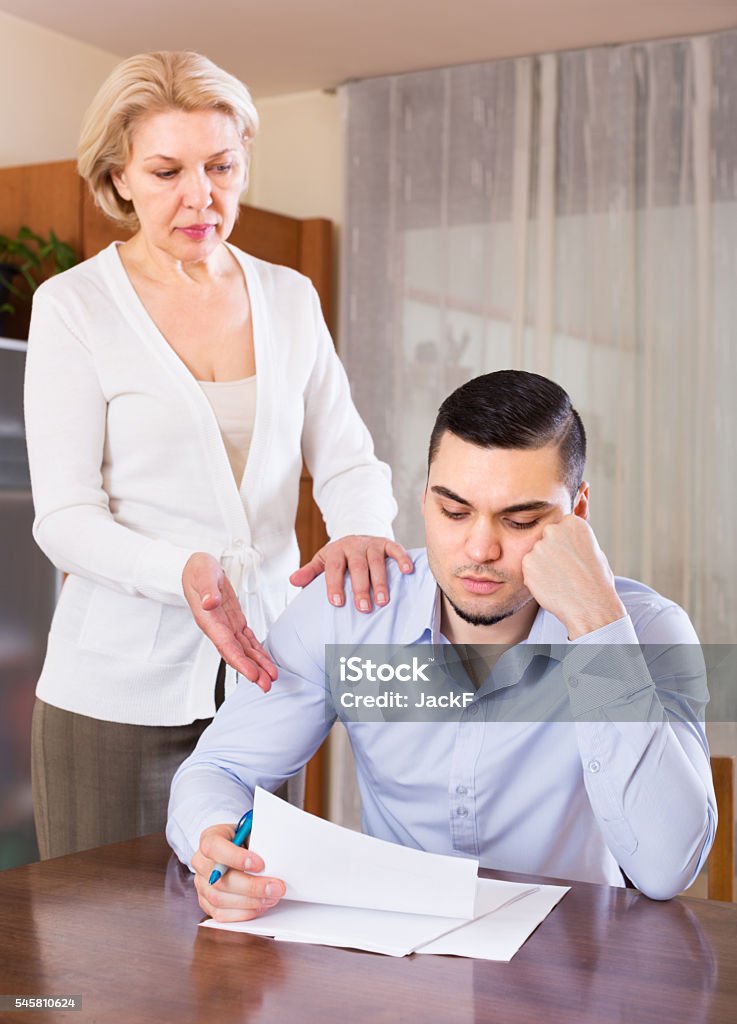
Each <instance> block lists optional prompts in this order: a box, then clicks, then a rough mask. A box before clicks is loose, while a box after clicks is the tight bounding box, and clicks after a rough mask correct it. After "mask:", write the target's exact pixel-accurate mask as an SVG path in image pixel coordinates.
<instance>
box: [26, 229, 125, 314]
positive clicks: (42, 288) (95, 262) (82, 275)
mask: <svg viewBox="0 0 737 1024" xmlns="http://www.w3.org/2000/svg"><path fill="white" fill-rule="evenodd" d="M115 245H117V242H113V243H111V244H110V245H109V246H107V247H106V248H105V249H102V250H101V251H100V252H98V253H96V254H95V255H94V256H90V257H89V258H88V259H86V260H81V261H80V262H79V263H76V264H75V265H74V266H73V267H70V268H69V270H64V271H62V273H60V274H54V275H53V277H49V278H47V279H46V280H45V281H44V282H43V283H42V284H40V285H39V286H38V288H37V289H36V292H35V296H34V301H36V300H37V299H39V298H40V299H55V300H57V301H64V300H65V299H68V298H71V297H72V296H74V295H79V294H89V291H90V288H91V287H95V288H100V287H101V285H102V284H103V280H104V274H105V267H106V266H107V265H108V264H109V263H110V259H111V256H115V251H114V246H115Z"/></svg>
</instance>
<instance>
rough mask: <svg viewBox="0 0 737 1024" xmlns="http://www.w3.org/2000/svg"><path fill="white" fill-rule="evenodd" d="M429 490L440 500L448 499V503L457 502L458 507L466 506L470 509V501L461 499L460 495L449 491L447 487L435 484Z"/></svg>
mask: <svg viewBox="0 0 737 1024" xmlns="http://www.w3.org/2000/svg"><path fill="white" fill-rule="evenodd" d="M430 490H431V491H432V492H433V494H437V495H438V496H439V497H441V498H448V500H449V501H457V502H458V504H459V505H468V507H469V508H470V507H471V502H470V501H467V500H466V499H465V498H462V497H461V496H460V494H456V493H455V491H451V490H450V488H448V487H441V486H440V485H439V484H436V485H435V486H434V487H431V488H430Z"/></svg>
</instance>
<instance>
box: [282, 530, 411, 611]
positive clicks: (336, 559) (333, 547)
mask: <svg viewBox="0 0 737 1024" xmlns="http://www.w3.org/2000/svg"><path fill="white" fill-rule="evenodd" d="M387 558H393V559H394V560H395V561H396V562H397V563H398V565H399V568H400V570H401V571H402V572H403V573H410V572H414V565H413V564H412V559H411V558H410V557H409V555H408V554H407V552H406V551H405V549H404V548H403V547H402V545H401V544H398V543H397V542H396V541H394V540H389V539H388V538H387V537H364V536H358V535H351V536H349V537H341V538H340V540H334V541H331V542H330V543H329V544H326V545H325V546H324V547H322V548H320V550H319V551H318V552H317V553H316V554H315V555H314V557H313V558H312V559H311V560H310V561H309V562H307V564H306V565H303V566H302V567H301V568H300V569H298V570H297V572H295V573H292V575H291V576H290V577H289V582H290V583H292V584H293V585H294V586H295V587H306V586H307V584H308V583H312V581H313V580H314V579H316V578H317V577H318V576H319V575H320V574H321V573H323V572H324V573H325V585H326V587H327V592H328V601H330V603H331V604H334V605H336V606H338V607H339V606H340V605H342V604H344V603H345V592H344V590H343V581H344V578H345V574H346V571H347V572H348V573H349V574H350V578H351V586H352V588H353V601H354V604H355V606H356V609H357V610H358V611H359V612H370V611H371V608H372V604H371V593H372V591H373V594H374V598H375V600H376V603H377V605H385V604H388V602H389V586H388V583H387V578H386V559H387Z"/></svg>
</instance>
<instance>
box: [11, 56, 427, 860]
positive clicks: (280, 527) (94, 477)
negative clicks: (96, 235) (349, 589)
mask: <svg viewBox="0 0 737 1024" xmlns="http://www.w3.org/2000/svg"><path fill="white" fill-rule="evenodd" d="M256 128H257V115H256V111H255V109H254V107H253V104H252V101H251V98H250V95H249V93H248V90H247V89H246V88H245V86H244V85H243V84H242V83H241V82H239V81H238V80H237V79H235V78H233V77H232V76H231V75H229V74H227V73H226V72H225V71H223V70H221V69H220V68H218V67H216V66H215V65H214V64H213V63H212V62H211V61H209V60H207V59H206V58H205V57H202V56H200V55H199V54H196V53H190V52H184V53H166V52H162V53H150V54H143V55H140V56H137V57H132V58H130V59H129V60H126V61H124V62H123V63H122V64H120V65H119V66H118V67H117V68H116V69H115V70H114V71H113V72H112V74H111V75H110V77H109V78H108V80H107V81H106V82H105V84H104V85H103V86H102V88H101V90H100V92H99V93H98V95H97V96H96V98H95V99H94V101H93V103H92V105H91V107H90V109H89V111H88V112H87V115H86V118H85V121H84V124H83V127H82V133H81V139H80V144H79V154H78V167H79V171H80V174H81V175H82V177H83V178H84V179H85V180H86V181H87V183H88V185H89V187H90V189H91V192H92V195H93V196H94V198H95V201H96V202H97V204H98V205H99V206H100V208H101V209H102V210H103V211H104V212H105V213H106V214H107V215H108V216H109V217H111V218H113V219H114V220H115V221H116V222H117V223H119V224H121V225H123V226H125V227H127V228H133V229H135V234H134V235H133V237H132V238H130V240H129V241H127V242H125V243H122V244H120V243H114V244H112V245H110V246H109V247H108V248H107V249H105V250H103V251H102V252H101V253H99V254H98V255H97V256H94V257H93V258H92V259H89V260H87V261H86V262H84V263H82V264H80V265H79V266H77V267H75V268H73V269H72V270H69V271H67V272H66V273H64V274H62V275H60V276H58V277H55V278H53V279H52V280H49V281H48V282H46V283H45V284H44V285H43V286H42V287H41V288H39V290H38V292H37V295H36V299H35V302H34V308H33V318H32V324H31V332H30V340H29V349H28V364H27V377H26V415H27V436H28V451H29V458H30V465H31V477H32V483H33V495H34V502H35V511H36V518H35V524H34V536H35V537H36V540H37V542H38V544H39V545H40V546H41V548H42V549H43V550H44V551H45V552H46V554H47V555H48V557H49V558H50V559H51V561H52V562H53V563H54V564H55V565H56V566H58V567H59V569H61V570H63V571H64V572H65V573H68V574H69V578H68V579H67V580H66V582H65V584H64V586H63V588H62V591H61V596H60V599H59V603H58V606H57V609H56V613H55V615H54V621H53V624H52V627H51V632H50V635H49V643H48V650H47V655H46V660H45V663H44V667H43V671H42V674H41V678H40V681H39V684H38V690H37V704H36V709H35V712H34V725H33V777H34V801H35V814H36V827H37V833H38V838H39V847H40V852H41V855H42V857H49V856H58V855H61V854H64V853H67V852H72V851H75V850H78V849H84V848H86V847H90V846H95V845H99V844H101V843H105V842H111V841H113V840H117V839H123V838H128V837H132V836H135V835H139V834H143V833H145V832H150V831H155V830H158V829H162V828H163V827H164V823H165V818H166V803H167V797H168V789H169V783H170V780H171V777H172V775H173V773H174V771H175V769H176V767H177V766H178V764H179V763H180V762H181V761H182V760H183V759H184V757H185V756H187V754H189V752H190V751H191V750H192V749H193V747H194V745H195V743H196V742H197V739H198V737H199V735H200V733H201V732H202V731H203V729H204V728H205V726H206V725H207V724H208V722H209V721H210V719H211V718H212V716H213V714H214V712H215V710H216V707H217V706H218V705H219V704H220V703H221V702H222V700H223V698H224V695H225V694H226V692H228V691H229V690H230V688H231V687H232V686H233V685H235V682H236V681H237V676H236V674H235V672H231V671H228V673H227V678H226V673H225V671H224V668H225V666H224V662H223V661H221V657H222V658H223V659H224V661H227V662H228V663H229V665H230V666H232V669H234V670H237V672H240V673H241V674H242V675H243V676H245V677H247V678H248V679H250V680H251V681H253V682H255V683H256V684H257V685H259V686H260V687H261V688H262V689H263V690H264V691H268V689H269V687H270V686H271V683H272V680H274V679H275V678H276V671H275V669H274V666H273V665H272V663H271V661H270V660H269V658H268V656H267V655H266V653H265V651H264V650H263V649H262V648H261V647H260V645H259V643H258V641H257V640H256V636H260V637H263V635H264V633H265V631H266V629H267V628H268V627H269V625H270V623H271V622H272V621H273V620H274V618H275V617H276V616H278V615H279V613H280V612H281V611H282V609H283V608H284V607H285V606H286V604H287V602H288V601H289V599H290V596H291V594H292V593H293V592H294V588H293V587H291V586H290V583H289V574H290V573H292V574H293V575H292V582H293V583H294V584H297V585H304V584H306V583H307V582H309V581H310V580H311V579H312V578H313V577H314V576H315V575H317V574H318V573H319V572H320V571H322V569H323V567H327V570H328V576H327V583H328V595H329V599H330V600H331V601H333V603H337V604H340V603H342V601H343V587H342V578H343V572H344V571H345V568H346V566H347V567H348V568H349V570H350V573H351V579H352V584H353V591H354V597H355V600H356V603H357V606H358V607H359V608H360V609H361V610H364V611H368V610H369V609H370V606H371V597H370V591H371V588H373V592H374V595H375V598H376V600H377V602H378V603H385V602H386V601H387V600H388V592H387V586H386V574H385V568H384V557H385V555H387V554H388V555H390V556H393V557H395V558H396V559H397V560H398V561H399V562H400V565H401V566H402V568H403V569H404V571H411V563H410V561H409V559H408V556H407V554H406V552H405V551H404V549H403V548H401V547H400V546H399V545H397V544H394V543H393V542H392V541H391V540H387V539H386V538H387V537H390V536H391V522H392V519H393V517H394V515H395V512H396V506H395V503H394V500H393V497H392V493H391V486H390V474H389V471H388V468H387V467H386V466H385V465H383V464H382V463H380V462H378V461H377V460H376V458H375V456H374V454H373V445H372V442H371V438H370V436H369V434H368V432H367V430H366V427H365V426H364V424H363V422H362V421H361V419H360V417H359V415H358V413H357V412H356V409H355V408H354V406H353V403H352V401H351V397H350V392H349V388H348V383H347V381H346V377H345V374H344V371H343V369H342V367H341V365H340V362H339V361H338V358H337V356H336V355H335V352H334V349H333V346H332V343H331V340H330V337H329V335H328V332H327V329H326V327H325V323H324V321H323V318H322V314H321V311H320V305H319V301H318V298H317V295H316V293H315V291H314V289H313V287H312V286H311V284H310V282H309V281H308V280H307V279H306V278H304V277H302V276H301V275H300V274H297V273H295V272H294V271H292V270H289V269H287V268H284V267H278V266H273V265H271V264H268V263H264V262H263V261H261V260H257V259H254V258H253V257H251V256H248V255H246V254H245V253H244V252H241V251H239V250H238V249H236V248H234V247H233V246H231V245H229V244H228V242H227V239H228V236H229V234H230V232H231V230H232V228H233V225H234V223H235V219H236V217H237V215H238V201H239V196H240V194H241V192H242V191H243V189H244V187H245V185H246V181H247V173H248V144H249V141H250V139H251V138H252V137H253V134H254V132H255V131H256ZM303 457H304V460H305V462H306V463H307V466H308V468H309V470H310V472H311V473H312V476H313V479H314V495H315V498H316V500H317V503H318V505H319V506H320V509H321V511H322V513H323V516H324V518H325V521H326V524H327V529H328V533H329V535H330V537H331V538H342V539H339V540H335V539H334V540H333V542H332V543H330V544H328V545H327V546H326V547H325V548H323V549H322V550H321V551H320V552H318V553H317V555H316V556H315V558H314V559H313V560H312V562H310V563H308V565H307V566H305V567H304V568H303V569H302V570H300V571H299V572H297V573H295V569H296V568H297V566H298V564H299V561H298V548H297V542H296V537H295V532H294V522H295V515H296V508H297V500H298V489H299V477H300V471H301V466H302V459H303ZM372 535H373V536H372ZM244 612H245V618H244ZM246 623H247V624H246ZM198 626H199V627H200V628H198ZM242 685H245V684H242ZM276 685H278V683H277V684H276ZM264 699H265V700H268V697H267V696H266V697H264Z"/></svg>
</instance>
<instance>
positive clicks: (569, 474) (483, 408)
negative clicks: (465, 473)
mask: <svg viewBox="0 0 737 1024" xmlns="http://www.w3.org/2000/svg"><path fill="white" fill-rule="evenodd" d="M446 430H448V431H450V433H451V434H455V435H456V437H460V438H461V440H462V441H468V442H470V443H471V444H475V445H478V446H479V447H480V448H521V449H524V448H544V447H545V446H546V445H549V444H554V445H557V447H558V451H559V453H560V463H561V476H562V479H563V481H564V483H565V485H566V487H567V488H568V490H569V491H570V494H571V498H572V499H575V496H576V493H577V491H578V488H579V487H580V486H581V481H582V480H583V467H584V463H585V462H586V432H585V431H584V429H583V423H582V422H581V417H580V416H579V415H578V413H577V412H576V410H575V409H574V408H573V406H572V405H571V399H570V398H569V396H568V394H567V393H566V392H565V391H564V390H563V388H562V387H560V385H559V384H556V383H555V382H554V381H552V380H548V378H547V377H541V376H540V374H538V373H527V372H526V371H524V370H497V371H496V372H495V373H485V374H484V375H483V376H481V377H474V379H473V380H469V381H468V382H467V383H466V384H463V385H461V387H459V388H456V390H455V391H454V392H453V394H452V395H449V396H448V398H446V399H445V401H444V402H443V404H442V405H441V406H440V409H439V410H438V415H437V419H436V420H435V426H434V427H433V429H432V434H431V435H430V449H429V452H428V457H427V465H428V469H429V467H430V463H431V462H432V460H433V459H434V458H435V455H436V454H437V450H438V446H439V445H440V439H441V437H442V436H443V434H444V433H445V432H446Z"/></svg>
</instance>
